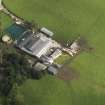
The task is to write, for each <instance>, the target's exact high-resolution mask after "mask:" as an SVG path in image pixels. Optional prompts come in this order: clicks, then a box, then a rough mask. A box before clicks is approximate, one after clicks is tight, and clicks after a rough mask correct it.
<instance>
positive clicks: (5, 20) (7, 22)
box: [0, 12, 12, 29]
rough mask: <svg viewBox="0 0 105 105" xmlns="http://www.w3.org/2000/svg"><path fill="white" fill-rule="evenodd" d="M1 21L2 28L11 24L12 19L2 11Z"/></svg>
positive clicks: (0, 13)
mask: <svg viewBox="0 0 105 105" xmlns="http://www.w3.org/2000/svg"><path fill="white" fill-rule="evenodd" d="M0 22H1V28H2V29H5V28H7V27H8V26H9V25H11V23H12V20H11V19H10V18H9V17H8V16H7V15H5V14H4V13H2V12H0Z"/></svg>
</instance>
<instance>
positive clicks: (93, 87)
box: [4, 0, 105, 105]
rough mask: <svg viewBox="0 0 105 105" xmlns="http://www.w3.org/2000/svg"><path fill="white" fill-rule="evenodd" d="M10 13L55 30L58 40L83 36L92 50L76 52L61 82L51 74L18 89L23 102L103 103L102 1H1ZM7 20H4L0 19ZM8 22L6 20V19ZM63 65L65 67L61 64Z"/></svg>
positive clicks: (104, 20) (104, 12) (104, 5)
mask: <svg viewBox="0 0 105 105" xmlns="http://www.w3.org/2000/svg"><path fill="white" fill-rule="evenodd" d="M4 2H5V4H6V6H7V7H8V8H9V9H10V10H11V11H12V12H14V13H16V14H17V15H19V16H20V17H23V18H25V19H27V20H29V21H32V20H34V21H35V22H36V23H39V24H40V25H41V26H45V27H47V28H48V29H50V30H52V31H53V32H55V35H54V39H56V40H58V41H60V42H61V43H64V42H66V41H67V40H70V41H72V40H74V39H75V38H77V37H78V35H81V36H84V37H85V38H86V39H87V40H88V42H89V44H90V45H91V46H92V48H93V50H92V51H91V52H82V53H81V54H79V55H78V56H77V57H76V58H75V59H74V60H73V61H72V62H70V64H69V63H68V65H67V68H69V70H70V71H71V68H73V70H74V72H73V70H72V73H71V75H72V74H73V73H75V74H78V78H77V77H76V76H77V75H75V76H73V78H72V79H70V80H69V81H65V80H62V79H59V78H57V77H53V76H47V75H46V76H45V77H43V78H42V79H41V80H28V81H27V82H26V83H24V85H23V86H21V87H20V88H19V92H20V93H21V95H22V98H23V99H24V101H25V103H26V105H105V0H41V1H40V0H4ZM5 21H8V19H6V20H5V19H4V22H5ZM7 23H8V22H7ZM65 68H66V67H65Z"/></svg>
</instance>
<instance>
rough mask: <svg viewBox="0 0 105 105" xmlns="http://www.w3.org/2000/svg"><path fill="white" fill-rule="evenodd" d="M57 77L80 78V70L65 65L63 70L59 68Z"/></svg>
mask: <svg viewBox="0 0 105 105" xmlns="http://www.w3.org/2000/svg"><path fill="white" fill-rule="evenodd" d="M57 77H58V78H59V79H62V80H64V81H70V80H74V79H78V78H79V72H78V71H76V70H75V69H73V68H70V67H65V68H63V69H62V70H59V73H58V74H57Z"/></svg>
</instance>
